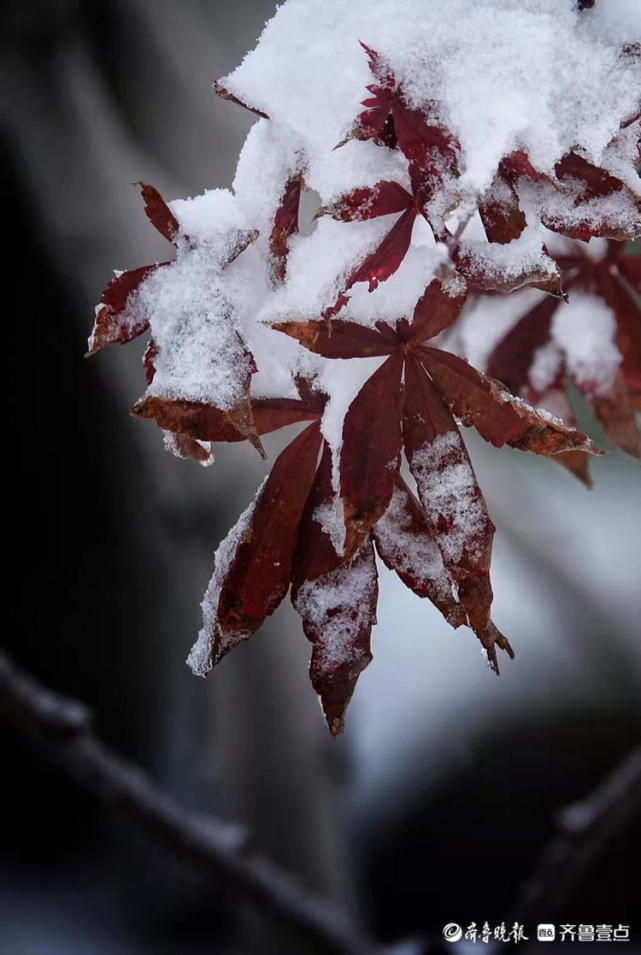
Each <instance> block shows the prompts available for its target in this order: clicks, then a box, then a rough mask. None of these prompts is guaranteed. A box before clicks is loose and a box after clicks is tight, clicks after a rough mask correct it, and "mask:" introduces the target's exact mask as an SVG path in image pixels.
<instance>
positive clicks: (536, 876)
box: [516, 746, 641, 922]
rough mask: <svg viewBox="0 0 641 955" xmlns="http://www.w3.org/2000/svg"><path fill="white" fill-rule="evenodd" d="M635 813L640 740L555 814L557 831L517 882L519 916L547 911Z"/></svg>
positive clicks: (640, 803)
mask: <svg viewBox="0 0 641 955" xmlns="http://www.w3.org/2000/svg"><path fill="white" fill-rule="evenodd" d="M639 813H641V746H639V747H638V748H637V749H635V750H634V751H633V752H632V753H631V754H630V755H629V756H628V758H627V759H625V760H624V762H623V763H621V764H620V765H619V766H617V767H616V769H614V770H613V772H612V773H611V774H610V775H609V776H608V777H607V778H606V779H605V780H604V781H603V782H601V783H600V784H599V785H598V786H597V787H596V789H594V790H593V791H592V792H591V793H590V794H589V795H588V796H586V797H585V799H582V800H581V801H580V802H576V803H574V804H573V805H571V806H567V807H566V808H565V809H564V810H562V812H560V813H559V815H558V817H557V827H558V833H557V835H556V836H555V838H554V839H553V840H552V842H551V843H550V844H549V845H548V847H547V848H546V849H545V850H544V852H543V853H542V855H541V857H540V860H539V863H538V865H537V866H536V868H535V871H534V872H533V874H532V876H531V877H530V878H529V879H528V881H527V882H526V884H525V885H524V887H523V892H522V896H521V899H520V902H519V903H518V905H517V912H516V916H517V917H518V919H519V921H520V922H527V921H528V920H531V921H534V920H536V919H537V918H538V917H539V916H540V917H543V916H544V915H545V917H549V915H550V913H551V912H553V911H556V910H558V909H559V907H560V906H562V905H563V903H564V902H565V901H566V899H568V898H569V897H570V896H571V894H572V892H573V891H574V890H576V889H577V888H578V887H579V885H580V883H581V881H582V879H583V878H584V876H585V875H586V874H587V872H588V870H589V868H590V867H591V866H592V865H593V863H594V862H595V861H596V860H597V859H598V857H599V856H600V855H601V854H602V853H603V852H604V851H605V849H607V847H608V846H609V845H610V843H611V842H612V841H613V840H614V839H616V838H617V836H619V835H621V834H622V833H623V832H625V830H626V829H627V828H628V826H630V825H631V824H632V822H633V821H634V820H635V819H636V817H637V815H638V814H639Z"/></svg>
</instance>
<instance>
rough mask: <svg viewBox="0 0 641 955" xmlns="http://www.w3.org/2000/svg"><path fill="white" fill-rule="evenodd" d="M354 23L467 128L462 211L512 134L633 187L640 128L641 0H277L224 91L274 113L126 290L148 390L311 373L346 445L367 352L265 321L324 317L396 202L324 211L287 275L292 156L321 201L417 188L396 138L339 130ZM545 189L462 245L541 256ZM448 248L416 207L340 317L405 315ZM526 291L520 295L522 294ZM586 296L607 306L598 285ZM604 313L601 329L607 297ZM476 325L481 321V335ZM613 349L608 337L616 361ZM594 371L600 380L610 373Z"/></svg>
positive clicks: (296, 242) (355, 61)
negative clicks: (634, 48) (283, 265)
mask: <svg viewBox="0 0 641 955" xmlns="http://www.w3.org/2000/svg"><path fill="white" fill-rule="evenodd" d="M359 41H362V42H363V43H366V44H367V45H368V46H370V47H371V48H372V49H374V50H376V51H377V52H378V54H380V56H381V57H382V59H383V61H384V62H385V63H386V64H387V65H388V66H389V68H390V69H391V70H392V71H393V72H394V75H395V77H396V79H397V81H398V83H399V84H402V90H403V93H404V96H405V98H406V100H407V101H408V102H409V103H410V104H411V105H412V106H416V107H421V106H426V105H427V104H430V109H431V111H432V112H433V113H434V112H435V114H436V115H438V117H439V120H440V122H442V123H443V124H444V125H446V126H447V127H448V129H450V130H451V132H452V133H453V134H454V135H455V136H456V137H457V138H458V140H459V142H460V145H461V154H460V167H461V176H460V178H459V179H457V180H455V192H456V201H457V203H458V206H457V208H454V209H453V210H451V220H448V222H449V221H451V222H453V223H457V222H460V223H461V224H463V223H464V222H465V221H466V220H467V219H468V217H469V215H470V213H471V212H472V211H473V210H474V208H475V205H476V203H477V201H478V199H479V198H480V197H481V195H483V194H484V193H485V192H486V190H487V189H488V188H489V187H490V184H491V183H492V180H493V177H494V174H495V171H496V168H497V165H498V163H499V161H500V159H501V158H502V157H503V156H505V155H506V154H508V153H510V152H511V151H513V150H515V149H524V150H526V151H527V153H528V154H529V156H530V159H531V161H532V163H533V164H534V166H535V167H536V168H537V169H538V170H540V171H542V172H552V171H553V168H554V164H555V162H556V161H558V160H559V159H560V158H561V157H562V156H563V155H564V154H565V153H566V152H567V151H568V150H570V149H573V148H579V149H580V150H581V152H582V155H584V156H585V157H586V158H587V159H589V160H590V161H592V162H595V163H603V164H604V165H605V166H606V167H607V168H608V169H610V170H612V171H613V172H614V173H615V174H617V175H621V176H624V177H625V178H626V181H628V182H629V183H630V185H631V186H632V188H633V189H635V190H637V191H638V190H639V184H638V181H637V182H635V181H634V177H635V176H636V174H635V173H634V169H633V167H632V163H631V161H630V158H629V157H630V156H631V155H633V154H634V150H635V140H634V137H635V135H637V134H638V130H636V126H635V127H634V128H633V127H630V129H629V130H627V131H626V133H625V134H624V135H623V137H620V138H619V141H618V143H614V144H613V142H612V140H613V137H614V136H615V134H617V132H618V131H619V126H620V123H621V121H622V120H624V119H626V118H627V117H629V116H631V115H632V114H633V113H634V111H635V109H637V108H638V98H639V89H640V87H641V58H639V57H635V56H631V55H628V56H622V55H621V49H622V47H623V46H624V45H629V44H634V43H635V42H639V41H641V3H639V2H638V0H607V2H603V0H601V2H598V3H597V4H596V5H595V7H594V8H593V9H591V10H586V11H583V12H582V13H579V12H578V10H577V4H576V2H575V0H430V2H429V3H422V4H417V3H416V2H415V0H287V2H285V3H284V4H282V5H281V6H280V7H278V9H277V11H276V13H275V15H274V17H273V18H272V19H271V20H270V21H269V23H268V24H267V26H266V27H265V30H264V32H263V34H262V36H261V38H260V40H259V42H258V45H257V47H256V49H255V50H253V51H252V52H251V53H249V54H248V55H247V56H246V57H245V59H244V60H243V62H242V63H241V65H240V66H239V67H238V68H237V69H236V70H235V71H234V72H233V73H232V74H230V76H228V77H226V78H225V80H224V85H225V86H226V87H227V88H228V89H229V90H230V92H232V93H233V94H235V95H236V96H237V97H239V98H240V99H241V100H242V101H244V102H246V103H248V104H249V105H250V106H254V107H258V108H260V109H261V110H263V111H264V112H266V113H267V114H268V115H269V117H270V118H269V119H261V120H258V121H257V122H256V123H255V125H254V126H253V128H252V130H251V131H250V133H249V135H248V137H247V141H246V143H245V146H244V147H243V150H242V152H241V155H240V159H239V163H238V168H237V172H236V177H235V180H234V188H233V191H229V190H224V189H215V190H211V191H209V192H206V193H205V194H204V195H202V196H199V197H196V198H193V199H188V200H184V201H175V202H173V203H171V209H172V212H173V213H174V215H175V216H176V218H177V219H178V221H179V224H180V227H181V238H180V239H179V240H178V242H177V254H176V258H175V261H174V262H172V263H171V264H170V265H169V266H167V267H166V268H162V269H159V270H157V271H156V272H154V273H152V274H151V275H150V276H149V277H148V278H147V279H146V280H145V281H144V282H143V283H142V285H141V286H140V288H139V290H138V292H137V293H136V294H135V295H132V296H131V300H132V301H131V306H130V307H131V308H132V309H135V310H136V311H138V310H140V309H142V310H143V311H144V313H145V314H146V315H147V316H148V317H149V320H150V325H151V334H152V337H153V339H154V341H155V343H156V347H157V350H158V354H157V357H156V359H155V367H156V375H155V378H154V380H153V382H152V385H151V386H150V392H151V393H152V394H156V395H161V396H164V397H168V398H172V399H183V400H193V401H205V402H210V403H213V404H215V405H216V406H217V407H219V408H222V409H224V410H229V409H231V408H233V407H234V406H235V405H236V404H237V403H238V402H239V401H240V400H241V399H242V397H243V393H244V388H245V386H246V382H247V380H248V377H249V375H250V372H254V366H255V368H257V372H255V373H253V376H252V394H254V395H255V396H276V395H281V396H283V397H295V396H296V394H297V390H296V384H295V378H296V376H297V375H298V374H303V375H305V376H306V377H307V378H308V379H309V380H311V379H314V378H315V379H316V385H317V387H321V388H323V390H325V391H326V392H327V393H328V394H329V395H330V401H329V404H328V407H327V411H326V414H325V417H324V420H323V433H324V434H325V436H326V438H328V440H329V441H330V443H331V444H332V447H333V450H334V462H335V463H336V462H337V460H338V454H339V452H340V443H341V434H342V417H343V415H344V411H345V409H346V407H347V405H348V404H349V401H350V400H351V398H352V397H353V395H354V394H355V393H356V392H355V390H354V386H356V385H358V382H359V381H362V380H363V376H362V371H363V369H365V368H366V363H363V362H362V361H361V360H358V359H357V360H354V361H339V362H328V361H326V360H324V359H321V358H318V357H317V356H314V355H312V354H311V353H310V352H309V351H307V350H306V349H304V348H302V347H301V346H300V345H299V344H298V343H297V342H296V341H294V340H293V339H291V338H289V337H287V336H286V335H284V334H282V333H280V332H274V331H273V330H272V329H271V328H270V327H269V326H270V324H271V323H273V322H276V321H279V320H280V321H282V320H287V319H289V320H294V319H295V320H305V319H319V318H320V317H321V314H322V312H323V310H324V309H326V308H327V307H328V306H329V305H331V304H332V303H333V302H334V301H335V300H336V297H337V295H338V293H339V292H340V291H341V289H342V288H344V286H345V282H346V279H347V278H348V276H349V275H350V273H351V272H352V271H353V269H354V268H355V267H356V266H358V265H359V264H360V263H362V261H363V259H364V257H365V256H366V255H367V254H368V253H370V252H372V251H373V250H374V249H375V248H376V247H377V245H378V244H379V243H380V241H381V239H382V238H383V236H384V235H385V234H386V233H387V232H388V230H389V229H390V228H391V227H392V226H393V225H394V223H395V221H396V219H397V215H396V214H395V215H388V216H383V217H380V218H377V219H373V220H371V221H362V222H351V223H345V222H336V221H334V220H332V219H330V218H327V217H323V218H321V220H320V221H318V222H317V223H315V224H314V227H313V229H312V230H311V233H310V234H306V235H297V236H293V237H292V238H291V240H290V252H289V258H288V264H287V274H286V280H285V282H284V283H282V284H278V282H277V281H276V280H275V279H274V277H273V272H272V270H271V269H270V263H269V237H270V233H271V229H272V226H273V220H274V214H275V211H276V209H277V208H278V205H279V203H280V201H281V199H282V196H283V192H284V188H285V184H286V182H287V180H288V178H289V177H290V176H291V175H292V174H294V173H296V174H297V173H303V175H304V177H305V184H306V187H307V188H308V189H311V190H314V191H315V192H316V193H317V195H318V198H319V201H320V202H321V203H322V204H323V205H327V204H328V203H331V202H332V201H333V200H335V199H336V198H337V196H339V195H340V194H342V193H344V192H346V191H349V190H351V189H354V188H357V187H361V186H371V185H373V184H374V183H375V182H377V181H378V180H381V179H391V180H394V181H396V182H398V183H400V184H401V185H403V186H404V187H405V188H407V189H409V188H410V185H409V178H408V170H407V161H406V159H405V158H404V156H403V155H402V153H401V152H400V151H398V150H397V151H393V150H389V149H386V148H384V147H380V146H377V145H375V144H374V143H373V142H361V141H356V140H351V141H349V142H347V143H346V144H345V145H343V146H342V147H341V148H340V149H335V148H334V147H335V146H336V144H337V143H339V142H340V141H341V140H342V139H344V137H345V135H346V133H348V132H349V130H350V128H351V127H352V125H353V123H354V121H355V119H356V117H357V116H358V114H359V113H360V112H361V111H362V109H363V107H362V106H361V105H360V104H361V101H362V100H363V99H364V98H365V97H367V96H368V95H369V94H368V92H367V89H366V87H367V86H368V85H369V84H371V83H372V82H374V78H373V76H372V74H371V72H370V69H369V66H368V62H367V57H366V55H365V52H364V51H363V49H362V47H361V46H360V45H359ZM636 179H637V180H638V177H636ZM522 182H523V181H522ZM544 189H545V184H536V183H530V184H528V183H525V182H523V197H524V199H525V200H526V213H527V220H528V228H527V229H526V230H525V231H524V233H523V235H522V236H521V237H520V238H519V239H516V240H514V241H513V242H511V243H508V244H506V245H501V246H490V245H489V244H488V243H487V242H486V241H485V240H484V239H482V236H479V237H478V238H477V234H478V229H477V232H475V231H474V229H473V228H472V227H470V229H468V230H467V231H466V233H465V241H464V248H465V250H466V251H467V252H468V253H469V254H470V255H472V256H473V257H474V258H475V259H476V260H477V262H479V263H482V264H483V265H484V266H485V267H486V268H490V269H492V268H495V269H496V270H497V271H499V272H501V273H502V274H505V272H506V270H507V272H509V273H513V274H515V275H518V274H519V273H520V271H522V270H524V269H528V268H533V267H542V268H543V269H545V268H547V267H548V265H549V264H550V260H549V259H547V258H546V257H545V256H544V254H543V252H542V245H543V242H544V241H546V238H547V237H549V235H550V233H549V232H547V230H544V229H543V228H542V227H541V225H540V223H539V222H538V220H537V217H536V214H535V211H533V205H532V203H534V204H536V194H537V191H542V190H543V191H544ZM568 201H569V200H568ZM607 201H608V202H609V203H610V204H611V205H612V206H613V209H612V215H613V216H614V218H616V216H617V215H619V216H620V217H623V218H625V216H626V215H627V212H626V208H624V207H623V206H624V205H625V201H626V200H624V199H623V198H621V199H619V194H617V195H615V196H612V197H609V198H608V200H607ZM627 201H628V203H629V200H627ZM617 204H619V205H617ZM619 206H620V207H619ZM570 212H571V210H564V214H565V215H566V216H567V215H569V214H570ZM581 215H582V218H585V215H586V213H585V210H584V211H583V212H582V214H581ZM477 218H478V217H477ZM473 225H474V223H473V222H472V223H471V226H473ZM477 225H478V223H477ZM248 231H252V232H254V231H257V232H258V236H257V237H256V238H255V240H254V241H253V243H252V244H251V245H250V246H249V247H248V248H247V249H246V250H245V251H244V252H243V253H242V254H241V255H240V256H239V257H238V258H236V259H235V260H234V261H232V262H231V264H227V263H228V261H229V259H230V258H231V253H232V251H233V249H234V248H235V246H236V245H237V243H238V237H239V235H241V234H243V233H247V232H248ZM557 245H558V242H557ZM447 256H448V252H447V249H446V247H445V245H444V244H442V243H437V242H435V240H434V237H433V235H432V233H431V230H430V229H429V227H428V226H427V224H426V222H425V220H424V219H422V218H421V217H420V216H419V217H418V219H417V221H416V224H415V227H414V230H413V234H412V243H411V245H410V248H409V251H408V253H407V255H406V256H405V259H404V260H403V262H402V264H401V266H400V268H399V269H398V270H397V271H396V273H395V274H394V275H393V276H392V277H391V278H390V279H389V280H387V281H385V282H381V283H380V285H379V286H378V288H377V289H376V290H375V291H374V292H372V293H369V292H368V290H367V285H366V283H358V284H357V285H355V286H354V287H353V288H352V289H351V290H350V292H349V296H350V299H349V302H348V304H347V306H346V307H345V308H344V309H343V311H342V313H341V318H346V319H350V320H352V321H357V322H360V323H363V324H366V325H369V326H373V325H374V324H375V322H376V321H377V320H379V319H384V320H388V321H395V320H396V319H397V318H400V317H403V316H410V315H411V313H412V310H413V308H414V305H415V303H416V301H417V299H418V298H419V297H420V296H421V294H422V293H423V291H424V289H425V287H426V286H427V284H428V283H429V281H430V280H431V278H432V277H433V276H434V274H435V273H436V272H438V270H439V269H440V268H441V267H442V266H443V264H444V263H445V262H446V261H447ZM531 295H532V293H531V292H529V291H527V292H524V293H522V295H521V296H517V297H515V298H514V300H513V301H514V303H515V304H516V302H517V301H518V302H519V308H520V309H521V310H526V309H523V305H524V304H525V303H526V301H528V296H531ZM502 306H503V302H502V301H501V300H499V299H493V300H490V301H489V302H488V303H487V305H486V306H485V309H486V313H487V312H489V311H492V312H493V313H495V314H496V315H497V317H498V315H499V313H500V314H501V316H505V318H506V319H507V320H511V314H510V312H511V309H510V308H506V309H503V307H502ZM570 308H573V306H570ZM577 308H578V305H577ZM577 308H575V309H574V310H573V312H568V311H567V309H566V310H563V309H562V310H560V311H559V321H558V322H557V323H556V326H555V334H556V335H557V337H558V336H560V337H563V336H564V335H566V331H567V329H568V328H569V327H570V324H572V326H573V327H574V326H575V325H577V326H578V323H580V321H581V320H580V319H576V320H575V319H574V318H572V315H574V314H575V313H576V311H577ZM521 313H522V311H521ZM590 314H591V315H595V314H596V313H595V309H594V303H592V306H591V310H590ZM571 318H572V321H570V320H571ZM596 322H597V326H598V329H604V328H605V325H604V323H605V322H606V318H605V317H604V314H603V313H602V314H601V317H600V318H599V317H598V316H597V318H596ZM564 323H565V324H564ZM481 324H482V325H484V326H485V327H484V328H483V329H482V330H481V329H480V327H479V331H480V335H479V336H478V338H477V341H476V344H475V347H474V349H473V350H474V351H476V352H478V353H482V354H483V357H485V356H486V355H487V353H488V350H489V347H490V346H489V339H490V338H491V335H492V331H491V330H490V328H489V327H488V326H489V323H486V322H485V321H483V322H482V323H481ZM472 326H473V323H472V324H471V325H470V326H469V327H468V338H473V337H477V336H475V334H474V333H473V330H472ZM557 326H558V327H557ZM597 326H595V329H596V327H597ZM477 327H478V326H477ZM591 334H592V333H591ZM463 335H465V333H463ZM595 335H597V331H594V335H593V336H592V337H594V336H595ZM574 337H576V336H574ZM602 339H603V336H602V335H601V338H600V340H602ZM468 344H469V342H468ZM562 344H563V343H562ZM245 346H246V347H245ZM564 347H565V346H564ZM590 347H591V346H590V345H589V342H587V341H586V343H585V348H584V349H583V352H582V353H581V355H578V353H577V363H576V367H574V368H573V372H574V373H575V374H576V375H577V376H583V378H585V376H586V375H592V374H593V368H592V364H591V359H590V356H589V355H587V353H586V350H589V348H590ZM613 348H614V346H613V345H612V344H610V345H609V346H608V348H606V349H605V351H604V352H603V354H604V355H605V357H606V358H607V357H608V356H609V358H610V359H612V361H614V351H613ZM249 352H251V355H252V356H253V360H254V365H252V361H251V357H250V354H249ZM588 366H589V367H588ZM609 374H610V373H609V371H604V372H603V375H604V376H606V377H607V375H609ZM595 387H598V388H601V387H603V379H602V378H600V379H599V380H598V381H597V382H596V385H595ZM356 390H357V388H356Z"/></svg>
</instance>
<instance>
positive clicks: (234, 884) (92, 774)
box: [0, 654, 376, 955]
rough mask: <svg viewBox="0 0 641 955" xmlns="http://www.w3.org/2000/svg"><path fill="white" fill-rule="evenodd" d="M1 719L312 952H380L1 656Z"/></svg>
mask: <svg viewBox="0 0 641 955" xmlns="http://www.w3.org/2000/svg"><path fill="white" fill-rule="evenodd" d="M0 692H1V693H2V696H1V697H0V717H1V718H2V719H3V720H4V721H6V722H8V723H9V724H10V725H11V726H12V727H13V728H14V729H15V730H17V731H18V732H19V733H20V735H21V736H22V737H24V738H26V739H27V740H28V741H29V742H30V743H32V744H35V745H36V747H37V748H38V751H39V752H40V753H41V755H42V756H43V757H44V758H45V759H47V760H48V761H50V762H52V763H54V764H55V765H57V766H59V767H60V768H61V769H63V770H64V772H65V773H67V774H68V775H69V776H70V777H71V778H72V779H73V780H74V781H75V782H76V783H78V784H79V785H81V786H82V787H84V788H85V789H87V790H89V791H90V792H92V793H93V794H94V795H96V796H97V797H98V798H99V799H100V800H102V801H103V802H104V803H105V804H106V805H108V806H110V807H113V808H115V809H118V810H119V811H121V812H122V813H123V814H125V815H127V816H128V817H129V818H130V819H132V820H133V821H134V822H135V823H136V824H137V825H138V826H140V827H141V828H142V829H144V830H145V832H146V833H147V834H148V835H150V836H151V837H152V838H154V839H156V840H158V841H159V842H162V843H163V844H164V845H165V846H166V847H167V848H168V849H170V850H171V851H172V852H173V853H174V854H175V855H177V856H178V857H179V858H181V859H182V860H185V861H187V862H188V863H189V864H190V865H192V866H194V867H195V868H197V869H198V870H199V871H200V872H201V873H202V874H203V875H204V876H206V877H213V878H214V879H215V880H216V881H218V880H220V878H221V877H222V878H223V880H224V883H225V891H228V892H231V893H232V895H233V896H235V897H240V898H241V899H245V898H248V899H251V900H252V901H253V902H254V903H255V904H256V905H257V906H258V907H259V908H260V909H261V910H262V911H263V912H265V913H266V914H268V915H270V916H272V917H275V918H276V919H277V920H278V921H279V922H280V923H285V924H286V925H287V926H289V927H290V928H293V929H295V930H296V931H297V932H298V935H299V937H300V939H301V941H303V940H305V942H306V945H307V946H309V947H306V948H305V951H318V952H328V953H335V955H374V952H375V951H376V948H375V946H374V943H373V942H370V941H369V940H368V939H367V938H366V937H365V936H364V934H362V933H361V930H360V929H359V928H358V927H357V926H356V925H355V924H354V923H353V922H352V921H351V920H350V919H349V918H348V917H347V915H345V914H344V913H343V912H341V911H339V910H338V909H337V908H335V907H334V906H332V905H330V904H329V903H327V902H325V901H323V900H321V899H320V898H317V897H315V896H314V895H312V894H311V893H309V892H308V891H307V890H305V889H304V888H303V887H302V886H301V885H299V884H298V883H297V882H296V881H295V879H294V878H293V877H292V876H291V875H289V874H288V873H286V872H285V871H283V870H282V869H281V868H279V867H278V866H277V865H275V863H273V862H272V861H270V860H269V859H267V858H264V857H261V856H259V855H257V854H255V853H254V852H252V851H250V850H249V849H248V841H249V840H248V836H247V834H246V832H245V830H244V829H243V828H242V827H239V826H236V825H233V824H230V823H226V822H223V821H222V820H219V819H217V818H216V817H214V816H211V815H206V814H204V813H198V812H194V811H191V810H187V809H184V808H183V807H182V806H180V805H179V804H178V803H177V802H176V801H175V800H174V799H173V798H172V797H171V796H170V795H168V794H167V793H165V792H164V791H163V790H162V789H160V788H159V787H157V786H156V784H155V783H154V782H153V780H152V779H150V778H149V777H148V776H147V775H146V773H144V772H143V771H142V770H141V769H140V768H139V767H137V766H135V765H134V764H133V763H130V762H128V761H126V760H123V759H121V758H120V757H119V756H117V755H116V754H115V753H112V752H111V751H110V750H109V749H107V748H106V747H105V746H104V745H103V744H102V742H101V741H100V739H99V738H98V737H97V736H96V734H95V733H94V731H93V729H92V725H91V715H90V713H89V711H88V710H87V709H86V708H85V707H84V706H83V705H82V704H81V703H79V702H77V701H76V700H72V699H69V698H68V697H64V696H60V695H59V694H57V693H54V692H52V691H51V690H49V689H47V688H46V687H43V686H42V685H41V684H39V683H38V682H37V681H36V680H34V679H33V678H32V677H31V676H30V675H28V674H27V673H25V672H23V671H21V670H20V669H19V668H18V667H16V666H15V665H14V664H13V663H12V662H11V660H10V659H9V658H8V657H7V656H6V655H4V654H0Z"/></svg>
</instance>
